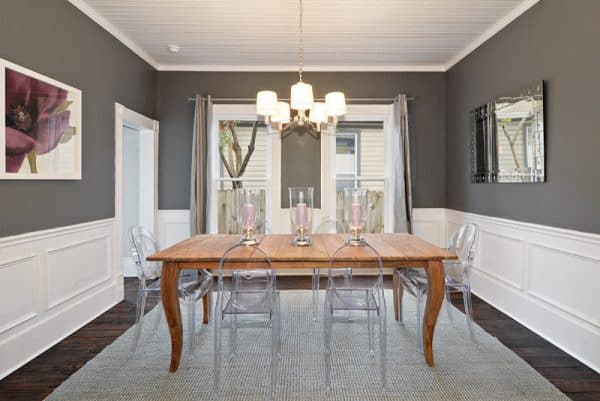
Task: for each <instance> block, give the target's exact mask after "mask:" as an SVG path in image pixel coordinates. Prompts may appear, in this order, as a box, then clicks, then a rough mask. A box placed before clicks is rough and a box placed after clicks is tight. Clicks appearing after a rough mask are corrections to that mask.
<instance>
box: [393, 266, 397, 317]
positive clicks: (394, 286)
mask: <svg viewBox="0 0 600 401" xmlns="http://www.w3.org/2000/svg"><path fill="white" fill-rule="evenodd" d="M392 294H394V319H395V320H398V271H397V270H396V269H393V270H392Z"/></svg>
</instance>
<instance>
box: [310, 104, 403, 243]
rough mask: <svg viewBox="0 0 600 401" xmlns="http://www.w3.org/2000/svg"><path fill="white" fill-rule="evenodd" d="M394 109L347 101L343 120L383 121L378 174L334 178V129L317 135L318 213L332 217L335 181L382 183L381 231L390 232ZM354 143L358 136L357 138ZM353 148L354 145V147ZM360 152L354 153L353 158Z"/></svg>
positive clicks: (392, 216) (380, 105)
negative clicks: (381, 162) (380, 172)
mask: <svg viewBox="0 0 600 401" xmlns="http://www.w3.org/2000/svg"><path fill="white" fill-rule="evenodd" d="M393 118H394V110H393V104H350V105H348V106H347V112H346V115H345V116H344V119H343V120H344V121H377V122H382V123H383V135H384V142H385V144H386V146H385V149H384V166H385V167H384V175H383V176H381V177H371V176H368V177H367V176H361V175H360V174H358V175H357V176H356V177H355V178H354V179H348V178H338V177H336V171H335V155H336V131H335V129H334V128H333V127H330V128H329V130H328V132H327V133H326V135H323V136H322V137H321V160H322V161H321V166H322V168H321V188H322V191H321V205H322V211H321V216H323V217H325V216H335V213H336V191H337V182H338V181H354V182H355V185H357V184H358V183H359V182H361V181H367V182H369V181H370V182H373V181H378V182H383V184H384V223H383V224H384V231H385V232H387V233H389V232H393V227H394V213H393V207H392V206H393V204H394V187H393V185H394V176H393V174H394V169H393V166H392V160H394V159H393V153H392V152H393V148H392V144H393V143H394V142H393V135H394V127H393V124H394V120H393ZM357 143H358V139H357ZM357 151H359V150H358V148H357ZM358 157H360V155H357V160H358Z"/></svg>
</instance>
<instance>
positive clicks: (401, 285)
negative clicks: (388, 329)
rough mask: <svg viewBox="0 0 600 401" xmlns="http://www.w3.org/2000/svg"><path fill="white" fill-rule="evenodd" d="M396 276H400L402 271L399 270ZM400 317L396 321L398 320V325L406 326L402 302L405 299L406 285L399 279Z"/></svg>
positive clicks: (398, 305)
mask: <svg viewBox="0 0 600 401" xmlns="http://www.w3.org/2000/svg"><path fill="white" fill-rule="evenodd" d="M396 274H398V275H399V274H400V270H398V272H397V273H396ZM397 289H398V304H397V307H398V317H397V319H396V320H398V323H399V324H400V325H404V316H403V311H402V300H403V298H404V284H402V280H400V278H399V277H398V287H397Z"/></svg>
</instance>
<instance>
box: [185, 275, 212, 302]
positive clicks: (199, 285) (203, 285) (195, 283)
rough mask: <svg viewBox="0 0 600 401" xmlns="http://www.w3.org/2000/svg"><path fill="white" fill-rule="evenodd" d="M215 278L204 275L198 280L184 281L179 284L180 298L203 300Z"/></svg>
mask: <svg viewBox="0 0 600 401" xmlns="http://www.w3.org/2000/svg"><path fill="white" fill-rule="evenodd" d="M212 280H213V276H212V274H210V273H204V274H202V275H200V276H199V277H198V279H197V280H191V281H184V282H181V283H180V284H179V296H180V297H181V298H187V299H192V300H198V299H199V298H202V297H203V296H204V295H206V293H207V292H208V291H210V289H211V287H212Z"/></svg>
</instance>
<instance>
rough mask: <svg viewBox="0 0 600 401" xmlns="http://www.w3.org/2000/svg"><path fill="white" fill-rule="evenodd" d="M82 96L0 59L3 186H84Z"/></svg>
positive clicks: (1, 178)
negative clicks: (25, 183) (10, 183)
mask: <svg viewBox="0 0 600 401" xmlns="http://www.w3.org/2000/svg"><path fill="white" fill-rule="evenodd" d="M81 100H82V92H81V90H79V89H77V88H74V87H72V86H69V85H66V84H64V83H62V82H59V81H57V80H55V79H52V78H50V77H47V76H45V75H42V74H40V73H37V72H35V71H32V70H30V69H28V68H25V67H22V66H19V65H17V64H14V63H11V62H9V61H7V60H4V59H0V109H2V110H4V111H5V117H4V123H3V124H1V125H0V180H81V160H82V154H81V148H82V146H81V145H82V118H81V117H82V116H81Z"/></svg>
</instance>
